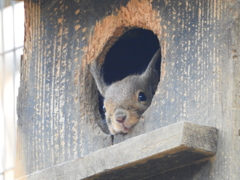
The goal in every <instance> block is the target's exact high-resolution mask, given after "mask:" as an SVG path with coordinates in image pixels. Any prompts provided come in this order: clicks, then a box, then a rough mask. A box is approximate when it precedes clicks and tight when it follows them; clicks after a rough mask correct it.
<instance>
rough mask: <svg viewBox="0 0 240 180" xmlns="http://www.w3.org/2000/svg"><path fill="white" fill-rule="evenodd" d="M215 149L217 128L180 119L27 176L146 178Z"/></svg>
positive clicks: (205, 156) (204, 156) (102, 179)
mask: <svg viewBox="0 0 240 180" xmlns="http://www.w3.org/2000/svg"><path fill="white" fill-rule="evenodd" d="M216 150H217V130H216V128H212V127H208V126H202V125H197V124H192V123H188V122H180V123H176V124H173V125H170V126H166V127H164V128H161V129H158V130H155V131H152V132H149V133H146V134H143V135H140V136H137V137H134V138H131V139H128V140H126V141H124V142H122V143H119V144H117V145H114V146H111V147H107V148H104V149H101V150H98V151H95V152H93V153H91V154H89V155H87V156H84V157H83V158H81V159H79V160H76V161H71V162H68V163H64V164H60V165H57V166H54V167H52V168H50V169H47V170H43V171H41V172H37V173H34V174H31V175H29V176H27V177H26V178H27V179H28V180H38V179H79V180H80V179H98V180H106V179H123V180H124V179H126V180H130V179H133V180H134V179H143V178H144V177H149V176H151V175H154V174H156V173H161V172H165V171H169V170H172V169H176V168H178V167H182V166H186V165H189V164H193V163H195V162H198V161H200V160H203V161H204V160H207V159H209V158H210V157H211V156H213V155H214V154H215V153H216ZM46 175H48V176H47V177H46ZM24 179H25V178H19V180H24Z"/></svg>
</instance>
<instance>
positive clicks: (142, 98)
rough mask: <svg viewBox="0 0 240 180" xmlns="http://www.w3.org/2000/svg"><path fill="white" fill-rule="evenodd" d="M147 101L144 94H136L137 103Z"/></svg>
mask: <svg viewBox="0 0 240 180" xmlns="http://www.w3.org/2000/svg"><path fill="white" fill-rule="evenodd" d="M146 100H147V97H146V95H145V94H144V92H140V93H139V94H138V101H146Z"/></svg>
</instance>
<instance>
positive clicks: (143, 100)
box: [90, 50, 160, 135]
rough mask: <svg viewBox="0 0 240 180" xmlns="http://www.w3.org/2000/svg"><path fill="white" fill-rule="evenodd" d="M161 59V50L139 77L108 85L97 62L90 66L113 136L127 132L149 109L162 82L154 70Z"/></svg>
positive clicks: (131, 77) (135, 76) (128, 77)
mask: <svg viewBox="0 0 240 180" xmlns="http://www.w3.org/2000/svg"><path fill="white" fill-rule="evenodd" d="M158 59H160V50H158V51H157V52H156V53H155V55H154V56H153V58H152V59H151V61H150V63H149V65H148V67H147V69H146V70H145V71H144V72H143V73H142V74H139V75H131V76H127V77H126V78H124V79H122V80H120V81H117V82H114V83H112V84H111V85H109V86H107V85H106V84H105V82H104V80H103V77H102V76H101V75H100V67H98V66H97V62H94V63H93V64H91V67H90V71H91V73H92V75H93V77H94V79H95V82H96V85H97V88H98V90H99V92H100V94H101V95H102V96H103V97H104V102H103V103H104V107H103V109H104V112H105V117H106V122H107V125H108V129H109V131H110V133H111V134H113V135H114V134H118V133H128V132H129V131H130V130H131V129H132V128H133V127H134V126H135V125H136V124H137V123H138V121H139V119H140V118H141V116H142V114H143V113H144V111H145V110H146V109H147V108H148V107H149V106H150V104H151V101H152V97H153V95H154V93H155V91H156V88H157V84H158V81H159V76H158V73H157V71H156V69H155V63H156V61H157V60H158Z"/></svg>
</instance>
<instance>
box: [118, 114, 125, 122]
mask: <svg viewBox="0 0 240 180" xmlns="http://www.w3.org/2000/svg"><path fill="white" fill-rule="evenodd" d="M125 119H126V115H122V116H117V117H116V121H117V122H119V123H123V122H124V121H125Z"/></svg>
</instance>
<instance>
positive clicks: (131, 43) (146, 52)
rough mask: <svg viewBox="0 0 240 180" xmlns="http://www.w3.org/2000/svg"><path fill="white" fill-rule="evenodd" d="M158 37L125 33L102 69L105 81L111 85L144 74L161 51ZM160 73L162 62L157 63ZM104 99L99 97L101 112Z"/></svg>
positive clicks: (140, 31) (142, 32) (148, 33)
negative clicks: (127, 77)
mask: <svg viewBox="0 0 240 180" xmlns="http://www.w3.org/2000/svg"><path fill="white" fill-rule="evenodd" d="M159 47H160V46H159V41H158V38H157V36H156V35H155V34H154V33H153V32H152V31H150V30H145V29H141V28H136V29H131V30H129V31H127V32H126V33H124V34H123V35H122V36H121V37H120V38H119V39H118V41H116V42H115V44H114V45H113V46H112V47H111V48H110V49H109V51H108V53H107V54H106V58H105V61H104V64H103V67H102V73H103V77H104V81H105V82H106V83H107V84H111V83H113V82H115V81H118V80H121V79H123V78H125V77H126V76H128V75H131V74H139V73H142V72H144V70H145V69H146V68H147V66H148V64H149V62H150V60H151V59H152V57H153V55H154V54H155V52H156V51H157V50H158V49H159ZM156 70H157V71H158V73H160V61H159V62H157V63H156ZM102 106H103V98H102V97H99V111H100V113H101V115H102V118H103V119H104V112H103V110H102Z"/></svg>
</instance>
